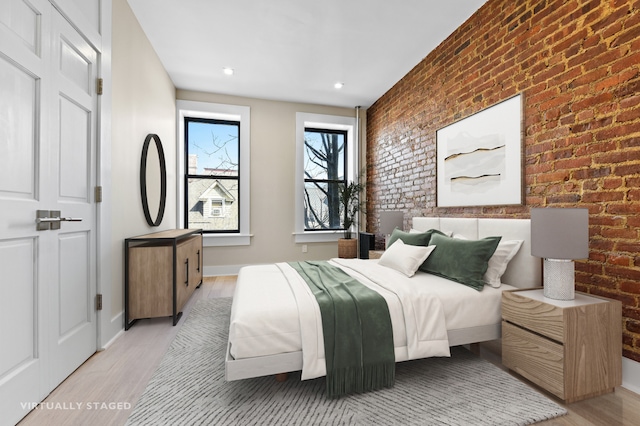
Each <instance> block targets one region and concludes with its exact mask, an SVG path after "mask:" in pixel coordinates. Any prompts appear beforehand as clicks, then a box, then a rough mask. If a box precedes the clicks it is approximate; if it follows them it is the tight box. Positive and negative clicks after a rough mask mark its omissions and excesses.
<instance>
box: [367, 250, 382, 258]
mask: <svg viewBox="0 0 640 426" xmlns="http://www.w3.org/2000/svg"><path fill="white" fill-rule="evenodd" d="M382 253H384V250H369V259H380V257H381V256H382Z"/></svg>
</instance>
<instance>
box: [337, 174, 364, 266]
mask: <svg viewBox="0 0 640 426" xmlns="http://www.w3.org/2000/svg"><path fill="white" fill-rule="evenodd" d="M363 189H364V185H363V184H361V183H356V182H349V183H348V184H346V185H343V186H340V208H341V210H342V226H343V227H344V238H340V239H339V240H338V257H341V258H347V259H351V258H355V257H357V256H358V240H357V239H356V238H352V229H351V228H352V227H353V224H354V223H355V221H356V218H357V215H358V213H359V212H360V208H361V205H362V203H361V201H360V193H361V192H362V190H363Z"/></svg>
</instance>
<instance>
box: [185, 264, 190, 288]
mask: <svg viewBox="0 0 640 426" xmlns="http://www.w3.org/2000/svg"><path fill="white" fill-rule="evenodd" d="M184 264H185V265H186V266H185V268H184V269H185V270H186V271H187V278H186V279H185V280H184V285H186V286H187V287H189V258H187V260H185V261H184Z"/></svg>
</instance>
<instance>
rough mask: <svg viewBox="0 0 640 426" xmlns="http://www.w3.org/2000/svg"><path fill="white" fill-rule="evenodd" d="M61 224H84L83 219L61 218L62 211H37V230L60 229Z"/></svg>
mask: <svg viewBox="0 0 640 426" xmlns="http://www.w3.org/2000/svg"><path fill="white" fill-rule="evenodd" d="M60 222H82V218H81V217H60V210H51V211H49V210H37V211H36V229H37V230H38V231H46V230H48V229H51V230H56V229H60Z"/></svg>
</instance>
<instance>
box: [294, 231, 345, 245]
mask: <svg viewBox="0 0 640 426" xmlns="http://www.w3.org/2000/svg"><path fill="white" fill-rule="evenodd" d="M293 236H294V237H295V241H296V243H331V242H336V241H338V240H339V239H340V238H343V237H344V231H315V232H294V233H293Z"/></svg>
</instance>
